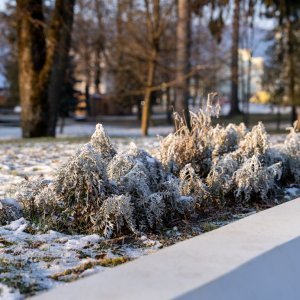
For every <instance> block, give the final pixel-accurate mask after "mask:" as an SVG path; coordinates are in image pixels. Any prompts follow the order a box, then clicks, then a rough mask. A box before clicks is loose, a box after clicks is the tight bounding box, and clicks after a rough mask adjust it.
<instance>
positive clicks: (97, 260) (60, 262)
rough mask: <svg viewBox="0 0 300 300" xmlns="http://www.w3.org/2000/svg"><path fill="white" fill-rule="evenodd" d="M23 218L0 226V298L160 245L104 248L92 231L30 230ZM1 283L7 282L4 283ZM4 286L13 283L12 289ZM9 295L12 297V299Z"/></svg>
mask: <svg viewBox="0 0 300 300" xmlns="http://www.w3.org/2000/svg"><path fill="white" fill-rule="evenodd" d="M31 231H32V228H30V224H29V222H28V221H26V220H25V219H24V218H21V219H19V220H16V221H13V222H12V223H11V224H9V225H6V226H2V227H0V282H2V284H1V285H0V298H1V299H5V298H6V297H8V295H9V296H11V297H13V295H14V296H15V298H20V293H21V294H27V295H30V294H33V293H36V292H38V291H40V290H44V289H49V288H51V287H53V286H56V285H58V284H61V283H62V282H66V281H71V280H74V279H77V278H78V277H82V276H86V275H88V274H90V273H91V271H87V269H89V268H91V266H94V267H95V268H94V269H93V272H95V271H98V272H99V271H103V270H105V267H103V266H101V265H103V264H105V263H106V264H111V265H114V264H115V263H116V262H117V263H118V259H121V258H122V260H121V261H120V262H124V261H127V260H131V259H134V258H137V257H140V256H142V255H145V254H148V253H151V252H153V251H155V250H157V249H158V248H160V246H161V244H160V243H159V242H158V241H152V240H149V239H148V238H146V240H148V241H150V242H149V243H148V244H145V239H141V243H140V244H141V245H140V246H137V245H132V244H130V245H129V244H126V243H124V244H123V245H120V246H118V247H114V248H108V247H107V245H106V241H104V239H103V238H102V237H100V236H98V235H96V234H92V235H86V236H84V235H66V234H62V233H59V232H56V231H52V230H50V231H49V232H47V233H35V234H32V233H31ZM5 283H6V284H7V285H5ZM8 286H14V288H15V289H14V291H12V290H9V289H8ZM15 298H12V299H15Z"/></svg>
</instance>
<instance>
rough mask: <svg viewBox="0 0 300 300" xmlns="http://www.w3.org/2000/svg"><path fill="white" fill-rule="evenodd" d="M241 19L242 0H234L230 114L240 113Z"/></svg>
mask: <svg viewBox="0 0 300 300" xmlns="http://www.w3.org/2000/svg"><path fill="white" fill-rule="evenodd" d="M239 19H240V1H239V0H234V13H233V25H232V46H231V108H230V114H231V115H236V114H239V113H240V109H239V98H238V97H239V95H238V91H239V85H238V82H239V55H238V50H239V27H240V26H239Z"/></svg>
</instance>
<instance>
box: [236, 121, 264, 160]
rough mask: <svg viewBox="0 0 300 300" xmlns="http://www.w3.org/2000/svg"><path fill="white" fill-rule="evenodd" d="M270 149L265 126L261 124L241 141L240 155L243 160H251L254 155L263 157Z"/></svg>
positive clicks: (254, 127)
mask: <svg viewBox="0 0 300 300" xmlns="http://www.w3.org/2000/svg"><path fill="white" fill-rule="evenodd" d="M268 148H269V141H268V135H267V132H266V129H265V127H264V125H263V124H262V123H261V122H259V123H258V125H256V126H253V128H252V130H251V131H250V132H248V133H247V134H246V135H245V136H244V138H243V139H242V140H241V141H240V144H239V148H238V153H239V154H240V156H241V157H242V158H250V157H252V156H253V155H256V156H262V155H264V154H265V152H266V150H267V149H268Z"/></svg>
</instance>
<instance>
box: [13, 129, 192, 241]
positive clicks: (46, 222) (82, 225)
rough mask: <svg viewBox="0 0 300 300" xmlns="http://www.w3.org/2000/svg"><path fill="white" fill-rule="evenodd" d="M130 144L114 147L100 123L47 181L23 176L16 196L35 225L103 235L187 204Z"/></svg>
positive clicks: (152, 224) (163, 217)
mask: <svg viewBox="0 0 300 300" xmlns="http://www.w3.org/2000/svg"><path fill="white" fill-rule="evenodd" d="M172 178H173V177H172V176H171V174H169V175H168V174H167V173H165V172H164V170H163V166H162V164H161V163H160V162H159V161H158V160H157V159H156V158H154V157H152V156H151V155H150V154H149V153H147V152H146V151H144V150H141V149H138V148H137V147H136V146H135V145H134V144H131V145H130V147H129V149H128V150H127V151H125V152H121V153H117V152H116V151H115V150H114V149H113V147H112V145H111V143H110V140H109V138H108V137H107V136H106V134H105V131H104V130H103V128H102V126H97V127H96V132H95V133H94V135H93V136H92V138H91V141H90V142H89V143H88V144H86V145H84V146H83V147H81V148H80V149H79V151H77V153H76V154H75V155H73V156H72V157H71V158H70V159H69V160H68V161H67V163H66V164H64V165H63V166H62V167H61V168H60V169H59V170H58V172H57V174H56V176H55V177H54V179H53V180H52V181H32V182H31V181H26V182H25V183H24V184H23V186H22V188H21V190H20V192H19V193H18V195H17V197H18V200H19V201H20V202H21V203H22V204H23V207H24V214H25V216H26V217H28V218H30V219H31V220H33V221H36V222H37V223H38V224H39V225H40V226H41V227H44V228H53V229H57V230H62V231H67V232H84V233H90V232H98V233H99V232H100V233H102V234H103V235H105V236H111V235H115V234H121V233H122V232H123V231H131V232H133V233H137V232H141V231H147V230H150V229H151V230H155V229H157V228H158V227H160V226H162V225H163V224H166V223H168V222H169V221H170V218H171V217H174V216H179V215H180V214H182V215H183V214H185V213H187V212H189V211H190V210H191V209H190V207H189V205H188V203H189V201H188V200H190V199H191V197H185V198H184V197H181V194H180V192H179V188H178V186H176V184H177V183H178V182H177V181H175V180H172Z"/></svg>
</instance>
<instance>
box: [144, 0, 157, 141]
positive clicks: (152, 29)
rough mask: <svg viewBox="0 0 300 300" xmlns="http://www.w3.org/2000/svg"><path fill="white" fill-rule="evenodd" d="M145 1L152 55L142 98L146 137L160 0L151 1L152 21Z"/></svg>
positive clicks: (155, 58)
mask: <svg viewBox="0 0 300 300" xmlns="http://www.w3.org/2000/svg"><path fill="white" fill-rule="evenodd" d="M144 1H145V6H146V17H147V29H148V34H149V41H150V43H151V47H152V53H151V57H150V60H149V67H148V75H147V87H146V91H145V96H144V102H143V112H142V124H141V125H142V128H141V129H142V134H143V135H145V136H146V135H148V129H149V120H150V114H151V104H152V101H151V100H152V91H151V87H153V85H154V78H155V69H156V62H157V58H158V53H159V38H160V35H159V32H158V31H159V26H160V0H153V20H152V18H151V14H150V8H149V7H150V6H149V1H148V0H144Z"/></svg>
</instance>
